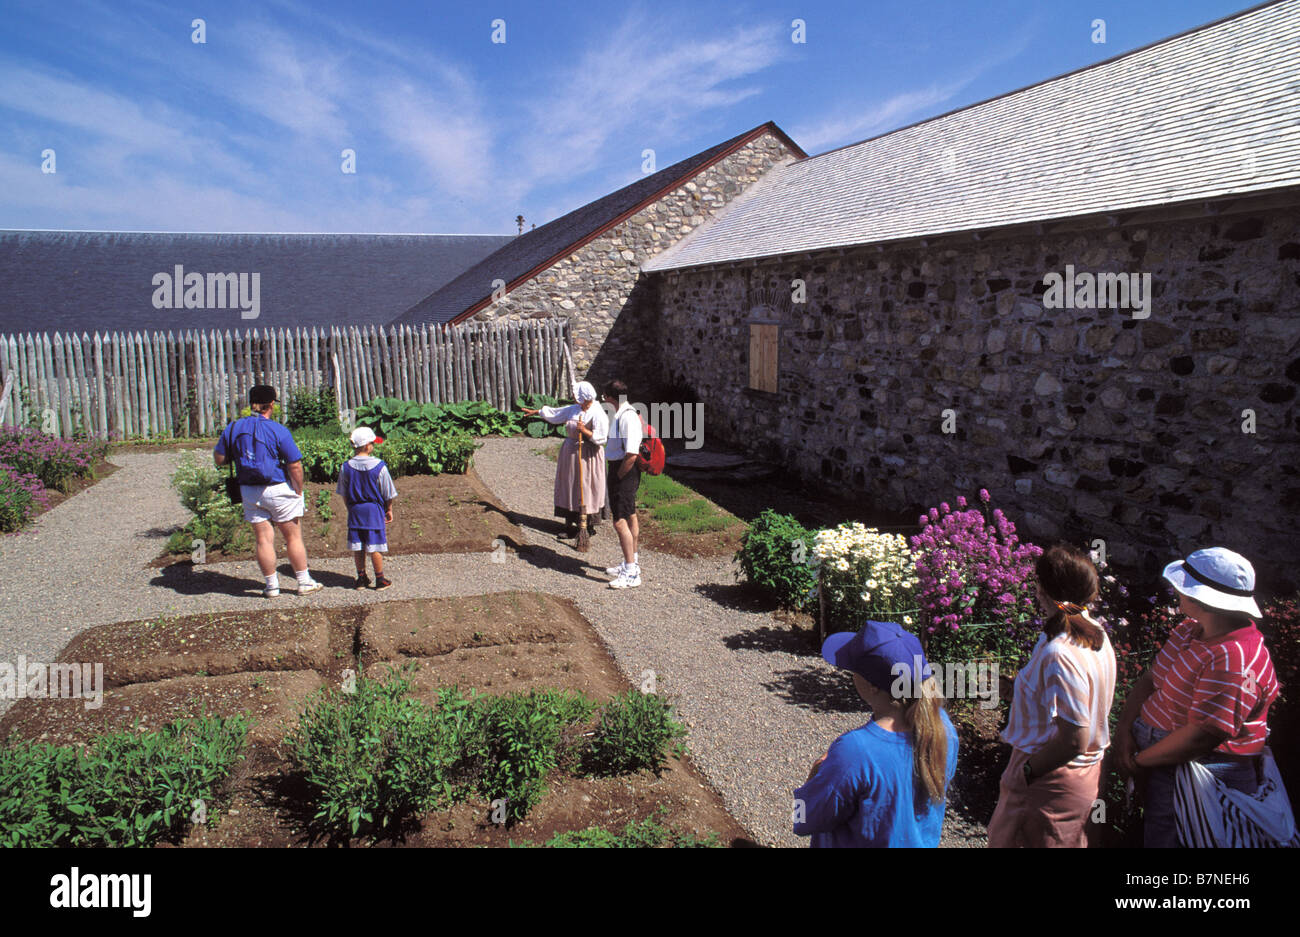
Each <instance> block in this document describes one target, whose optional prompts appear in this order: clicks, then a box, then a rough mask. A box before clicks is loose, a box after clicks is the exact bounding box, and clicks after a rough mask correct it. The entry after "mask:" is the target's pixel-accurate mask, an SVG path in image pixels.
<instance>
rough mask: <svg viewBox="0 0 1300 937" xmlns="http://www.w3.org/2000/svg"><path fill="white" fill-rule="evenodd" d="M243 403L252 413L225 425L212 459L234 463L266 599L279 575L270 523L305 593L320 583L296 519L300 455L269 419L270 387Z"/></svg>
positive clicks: (262, 386) (285, 432)
mask: <svg viewBox="0 0 1300 937" xmlns="http://www.w3.org/2000/svg"><path fill="white" fill-rule="evenodd" d="M248 406H249V409H250V410H252V413H250V414H249V415H248V416H246V417H242V418H240V419H238V420H235V421H234V422H233V423H231V424H230V425H228V426H227V427H226V428H225V430H224V431H223V432H222V434H221V438H220V439H218V440H217V445H216V447H215V448H214V449H213V451H212V459H213V461H214V462H216V463H217V465H225V464H226V463H227V462H229V461H231V460H232V459H233V460H234V461H235V462H236V464H237V465H238V470H237V471H236V473H235V480H236V481H237V482H239V493H240V496H241V500H242V501H243V504H244V520H246V521H248V522H249V523H250V524H252V526H253V538H254V541H255V543H256V553H257V565H258V566H260V567H261V568H262V575H263V576H264V577H266V586H265V589H264V590H263V594H264V595H266V597H267V598H274V597H276V596H278V595H279V594H280V577H279V575H278V574H277V573H276V571H275V527H279V528H280V533H282V534H283V535H284V543H285V547H286V549H287V551H288V553H289V564H290V565H291V566H292V567H293V574H294V576H295V577H297V579H298V594H299V595H306V594H308V593H309V592H315V591H317V590H318V589H321V588H324V587H323V586H322V585H321V584H320V583H319V582H316V581H315V580H314V579H312V577H311V572H310V571H309V570H308V569H307V546H306V544H304V543H303V541H302V529H301V528H300V526H299V521H298V519H299V518H300V517H302V515H303V510H304V507H305V503H304V499H303V495H302V490H303V477H302V453H301V452H300V451H299V450H298V446H297V444H296V443H294V441H293V434H292V433H290V432H289V430H288V429H286V428H285V427H284V426H282V425H280V424H279V423H277V422H276V421H275V420H273V419H271V410H272V408H273V407H274V406H275V388H274V387H268V386H267V385H265V384H258V385H257V386H256V387H253V388H252V389H251V390H249V392H248ZM272 524H274V525H275V527H272V526H271V525H272Z"/></svg>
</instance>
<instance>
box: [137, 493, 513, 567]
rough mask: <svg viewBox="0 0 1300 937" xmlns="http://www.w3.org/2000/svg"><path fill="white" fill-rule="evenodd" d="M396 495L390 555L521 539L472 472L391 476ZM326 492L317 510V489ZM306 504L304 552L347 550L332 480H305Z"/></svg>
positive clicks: (343, 515) (221, 556)
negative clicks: (324, 502) (327, 481)
mask: <svg viewBox="0 0 1300 937" xmlns="http://www.w3.org/2000/svg"><path fill="white" fill-rule="evenodd" d="M394 484H395V485H396V486H397V500H396V501H395V502H394V503H393V523H391V524H389V525H388V552H389V554H390V555H400V554H410V553H485V552H491V551H492V550H494V549H496V547H495V546H494V542H496V541H500V542H501V543H502V544H503V545H504V546H506V547H508V548H517V547H518V545H519V544H520V543H522V542H523V532H522V531H521V530H520V529H519V527H518V526H516V525H515V524H512V523H510V520H509V517H508V515H507V513H506V509H505V508H504V507H503V506H502V505H501V502H499V501H498V500H497V499H496V497H495V496H494V495H493V494H492V493H491V492H490V491H489V490H488V489H487V486H485V485H484V484H483V483H482V482H481V481H480V480H479V478H478V476H477V475H475V474H474V471H473V469H471V470H470V471H468V472H466V473H465V474H464V475H453V474H442V475H408V476H404V477H402V478H397V479H394ZM322 492H324V493H326V494H327V496H328V502H327V503H328V507H327V508H326V509H324V510H322V498H321V493H322ZM305 495H306V499H307V510H306V513H305V514H304V515H303V518H302V532H303V539H304V541H305V542H306V544H307V555H308V556H309V557H311V558H313V559H315V558H317V557H331V556H350V555H351V551H350V550H348V547H347V534H348V509H347V506H346V505H345V504H344V503H343V499H342V498H341V497H339V496H338V495H337V494H335V493H334V485H333V483H320V482H308V483H307V487H306V491H305ZM276 545H277V550H279V551H280V554H283V551H284V543H283V540H282V538H281V537H280V536H279V535H278V534H277V535H276ZM252 558H253V552H252V550H251V548H250V549H249V550H246V551H241V552H236V553H226V552H224V551H222V550H209V551H208V554H207V561H208V562H209V563H219V562H222V561H225V560H248V559H252ZM190 562H191V560H190V555H189V553H188V551H187V552H185V553H180V554H173V553H165V552H164V553H163V554H162V555H161V556H159V557H158V558H157V559H156V560H154V561H153V563H151V564H150V565H151V566H155V567H160V566H171V565H173V564H176V563H190Z"/></svg>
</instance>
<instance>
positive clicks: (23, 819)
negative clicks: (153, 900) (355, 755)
mask: <svg viewBox="0 0 1300 937" xmlns="http://www.w3.org/2000/svg"><path fill="white" fill-rule="evenodd" d="M137 728H138V724H137ZM247 734H248V724H247V721H246V720H245V719H244V718H243V717H242V716H235V717H230V718H221V717H214V716H204V717H201V718H198V719H182V720H178V721H176V722H172V723H170V724H168V725H165V726H163V727H162V728H160V729H155V730H151V731H148V732H141V733H138V734H137V733H133V732H122V733H116V734H113V735H107V736H104V737H102V738H100V739H99V740H98V741H96V742H95V743H94V744H93V745H92V746H91V747H90V748H89V749H87V750H86V751H85V752H82V751H79V750H78V749H75V748H71V747H67V746H58V745H48V744H42V743H32V742H19V741H17V740H15V739H11V740H10V742H9V743H8V744H7V745H5V746H4V747H3V748H0V778H3V779H4V782H5V783H4V785H3V786H0V845H3V846H21V847H30V846H147V845H150V844H152V843H155V842H157V841H158V840H160V839H163V838H165V837H168V836H173V837H174V836H178V835H179V834H181V833H182V832H183V831H184V830H185V829H186V828H187V827H188V825H189V823H190V819H191V816H192V814H193V813H194V810H195V808H194V802H195V801H196V800H198V801H202V802H203V803H204V804H205V805H206V808H207V810H208V811H209V812H215V811H212V806H211V805H212V804H213V803H214V802H215V801H216V799H217V797H218V794H219V792H220V788H221V786H222V784H223V782H224V781H225V779H226V778H227V777H228V776H229V774H230V772H231V770H232V769H233V767H234V765H235V763H236V762H237V761H239V760H240V759H242V758H243V754H242V752H243V748H244V743H245V740H246V738H247Z"/></svg>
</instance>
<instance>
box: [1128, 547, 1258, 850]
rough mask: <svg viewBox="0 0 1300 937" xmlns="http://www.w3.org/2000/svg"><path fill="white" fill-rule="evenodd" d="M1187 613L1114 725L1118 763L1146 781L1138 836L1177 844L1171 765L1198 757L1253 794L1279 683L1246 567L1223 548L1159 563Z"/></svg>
mask: <svg viewBox="0 0 1300 937" xmlns="http://www.w3.org/2000/svg"><path fill="white" fill-rule="evenodd" d="M1164 577H1165V579H1166V580H1167V581H1168V582H1169V584H1170V585H1172V586H1173V587H1174V589H1175V590H1176V591H1177V592H1178V594H1179V610H1180V611H1181V612H1182V613H1183V614H1184V615H1186V616H1187V618H1186V620H1184V621H1183V623H1182V624H1181V625H1179V626H1178V627H1177V628H1175V629H1174V631H1173V633H1172V634H1171V635H1170V636H1169V640H1168V641H1166V642H1165V644H1164V646H1163V647H1161V648H1160V651H1159V653H1157V654H1156V657H1155V660H1154V661H1153V662H1152V665H1151V669H1150V670H1148V671H1147V672H1146V673H1145V674H1143V675H1142V677H1141V678H1140V679H1139V680H1138V682H1137V683H1136V684H1134V686H1133V689H1132V690H1131V691H1130V692H1129V695H1128V701H1127V702H1126V703H1125V705H1124V712H1123V714H1122V715H1121V716H1120V719H1119V724H1118V726H1117V727H1116V735H1117V736H1118V738H1117V739H1116V749H1117V755H1118V758H1119V766H1120V770H1121V771H1122V772H1124V773H1126V774H1132V775H1134V776H1136V777H1137V778H1138V779H1139V780H1140V781H1145V794H1144V806H1145V809H1144V821H1143V843H1144V845H1146V846H1147V847H1148V848H1153V847H1173V846H1178V845H1179V840H1178V835H1177V831H1176V826H1175V824H1176V821H1175V815H1174V777H1175V769H1176V768H1177V767H1178V766H1179V765H1181V764H1183V763H1185V762H1189V761H1199V762H1200V763H1201V764H1202V765H1204V766H1205V767H1206V768H1207V769H1208V770H1209V771H1210V772H1211V773H1212V774H1213V775H1214V776H1215V777H1216V778H1217V779H1218V780H1219V781H1220V782H1221V783H1222V784H1223V785H1224V786H1226V787H1230V788H1233V789H1234V790H1238V791H1242V792H1243V793H1246V794H1253V793H1254V792H1255V791H1256V789H1257V788H1258V787H1259V785H1260V783H1261V781H1262V776H1261V772H1262V762H1261V759H1260V753H1261V752H1262V751H1263V749H1264V745H1265V743H1266V742H1267V741H1268V709H1269V706H1271V705H1272V704H1273V701H1274V700H1276V699H1277V697H1278V693H1279V686H1278V681H1277V677H1276V675H1275V674H1274V673H1273V662H1272V660H1271V659H1270V658H1269V654H1268V649H1267V648H1266V647H1265V646H1264V639H1263V636H1262V635H1261V634H1260V633H1259V629H1258V628H1256V627H1255V621H1256V620H1257V619H1259V618H1260V617H1261V616H1260V611H1259V606H1258V605H1256V604H1255V599H1254V595H1253V593H1254V588H1255V570H1254V568H1253V567H1252V566H1251V565H1250V563H1249V562H1248V561H1247V560H1246V558H1245V557H1243V556H1241V555H1240V554H1237V553H1234V552H1232V551H1231V550H1226V549H1223V548H1222V547H1213V548H1211V549H1208V550H1197V551H1196V552H1195V553H1193V554H1191V555H1190V556H1189V557H1187V559H1185V560H1177V561H1175V562H1173V563H1170V564H1169V565H1168V566H1167V567H1165V572H1164Z"/></svg>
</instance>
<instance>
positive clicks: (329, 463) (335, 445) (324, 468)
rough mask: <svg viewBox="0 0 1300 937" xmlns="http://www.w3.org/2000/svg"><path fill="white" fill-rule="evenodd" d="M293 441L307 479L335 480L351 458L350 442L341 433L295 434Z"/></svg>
mask: <svg viewBox="0 0 1300 937" xmlns="http://www.w3.org/2000/svg"><path fill="white" fill-rule="evenodd" d="M294 442H295V443H296V444H297V446H298V451H299V452H301V453H302V474H303V477H304V478H306V479H307V481H313V482H332V481H336V480H337V479H338V477H339V471H340V470H341V469H342V468H343V463H344V462H346V461H347V460H348V459H350V458H352V452H353V449H352V443H351V441H350V440H349V439H348V438H347V437H346V436H343V435H341V434H340V435H338V436H333V435H327V434H321V435H304V436H303V437H302V438H299V437H298V436H295V437H294ZM394 474H396V473H394Z"/></svg>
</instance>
